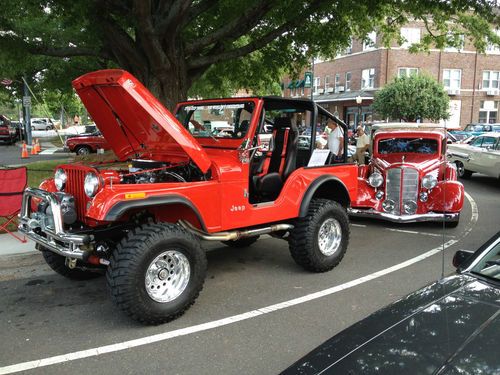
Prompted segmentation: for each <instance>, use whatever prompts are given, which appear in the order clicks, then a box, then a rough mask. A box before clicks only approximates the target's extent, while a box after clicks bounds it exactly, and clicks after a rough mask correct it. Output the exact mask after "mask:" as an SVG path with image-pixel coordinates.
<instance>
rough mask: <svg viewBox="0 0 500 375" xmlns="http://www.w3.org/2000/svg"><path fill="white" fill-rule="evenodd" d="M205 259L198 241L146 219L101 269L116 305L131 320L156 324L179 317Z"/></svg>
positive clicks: (198, 283)
mask: <svg viewBox="0 0 500 375" xmlns="http://www.w3.org/2000/svg"><path fill="white" fill-rule="evenodd" d="M206 269H207V260H206V256H205V252H204V251H203V250H202V248H201V246H200V244H199V241H198V240H197V239H196V238H195V237H194V236H192V235H191V234H190V233H188V232H186V231H185V230H184V229H182V228H180V227H179V226H177V225H174V224H166V223H159V224H149V225H143V226H141V227H138V228H137V229H135V230H134V231H131V232H130V233H129V234H128V235H127V236H126V237H125V238H124V239H123V240H122V241H121V242H120V244H119V245H118V246H117V248H116V250H115V252H114V253H113V255H112V257H111V264H110V266H109V267H108V271H107V274H106V276H107V281H108V287H109V290H110V292H111V296H112V298H113V300H114V302H115V303H116V305H117V306H118V307H119V308H120V309H121V310H122V311H124V312H125V313H126V314H127V315H129V316H130V317H131V318H132V319H134V320H137V321H139V322H141V323H145V324H161V323H165V322H168V321H170V320H173V319H175V318H177V317H179V316H181V315H182V314H183V313H184V312H185V311H186V310H187V309H188V308H189V307H190V306H191V305H192V304H193V303H194V301H195V300H196V298H197V297H198V295H199V293H200V291H201V289H202V288H203V283H204V280H205V275H206Z"/></svg>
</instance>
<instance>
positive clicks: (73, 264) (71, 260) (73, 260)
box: [66, 258, 77, 269]
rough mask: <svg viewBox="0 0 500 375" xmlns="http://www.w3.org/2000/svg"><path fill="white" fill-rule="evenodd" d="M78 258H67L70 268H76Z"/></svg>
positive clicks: (67, 264)
mask: <svg viewBox="0 0 500 375" xmlns="http://www.w3.org/2000/svg"><path fill="white" fill-rule="evenodd" d="M76 260H77V259H76V258H66V266H67V267H68V268H69V269H74V268H76Z"/></svg>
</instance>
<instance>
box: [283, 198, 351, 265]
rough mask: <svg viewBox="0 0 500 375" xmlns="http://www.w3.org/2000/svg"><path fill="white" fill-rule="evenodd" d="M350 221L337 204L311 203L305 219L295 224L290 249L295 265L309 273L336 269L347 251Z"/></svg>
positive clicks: (327, 202)
mask: <svg viewBox="0 0 500 375" xmlns="http://www.w3.org/2000/svg"><path fill="white" fill-rule="evenodd" d="M348 243H349V218H348V216H347V213H346V211H345V209H344V208H343V207H342V206H341V205H340V204H339V203H337V202H334V201H330V200H327V199H315V200H313V201H311V203H310V205H309V210H308V213H307V216H305V217H303V218H299V219H297V220H296V222H295V227H294V229H293V230H292V231H291V232H290V239H289V249H290V253H291V255H292V258H293V259H294V260H295V262H296V263H297V264H298V265H300V266H302V267H303V268H305V269H306V270H308V271H312V272H325V271H329V270H331V269H332V268H334V267H335V266H337V265H338V264H339V263H340V261H341V260H342V258H343V257H344V255H345V253H346V251H347V245H348Z"/></svg>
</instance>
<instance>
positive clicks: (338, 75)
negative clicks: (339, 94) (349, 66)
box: [335, 73, 340, 91]
mask: <svg viewBox="0 0 500 375" xmlns="http://www.w3.org/2000/svg"><path fill="white" fill-rule="evenodd" d="M339 86H340V73H336V74H335V91H337V88H338V87H339Z"/></svg>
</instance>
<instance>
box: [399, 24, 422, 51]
mask: <svg viewBox="0 0 500 375" xmlns="http://www.w3.org/2000/svg"><path fill="white" fill-rule="evenodd" d="M401 38H403V39H404V40H403V44H401V47H403V48H408V47H410V46H411V45H412V44H415V43H420V29H419V28H415V27H402V28H401Z"/></svg>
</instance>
